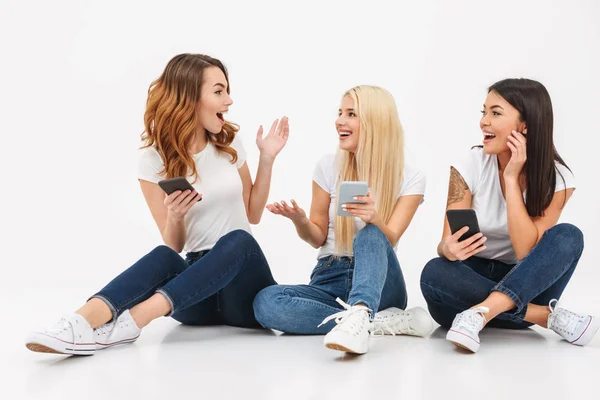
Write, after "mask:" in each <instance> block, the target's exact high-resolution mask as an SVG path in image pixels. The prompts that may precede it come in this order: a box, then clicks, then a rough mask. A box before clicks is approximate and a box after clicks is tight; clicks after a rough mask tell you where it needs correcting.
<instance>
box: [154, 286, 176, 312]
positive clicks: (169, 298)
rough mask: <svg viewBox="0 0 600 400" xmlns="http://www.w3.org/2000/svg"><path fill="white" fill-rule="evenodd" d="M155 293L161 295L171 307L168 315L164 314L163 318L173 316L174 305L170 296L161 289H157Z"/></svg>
mask: <svg viewBox="0 0 600 400" xmlns="http://www.w3.org/2000/svg"><path fill="white" fill-rule="evenodd" d="M155 293H160V294H162V295H163V296H164V297H165V299H167V301H168V302H169V304H170V305H171V311H170V312H169V313H168V314H165V317H170V316H171V315H173V313H174V312H175V303H174V302H173V298H172V297H171V295H170V294H169V293H167V291H166V290H165V289H163V288H160V289H157V290H156V292H155Z"/></svg>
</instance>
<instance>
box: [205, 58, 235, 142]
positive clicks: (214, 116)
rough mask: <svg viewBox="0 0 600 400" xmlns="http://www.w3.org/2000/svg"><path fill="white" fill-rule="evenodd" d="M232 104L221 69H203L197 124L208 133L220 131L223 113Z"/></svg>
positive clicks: (222, 123)
mask: <svg viewBox="0 0 600 400" xmlns="http://www.w3.org/2000/svg"><path fill="white" fill-rule="evenodd" d="M232 104H233V100H232V99H231V96H229V94H228V93H227V79H225V74H224V73H223V71H221V69H220V68H217V67H210V68H207V69H205V70H204V76H203V83H202V88H201V89H200V101H199V102H198V108H197V110H198V121H199V124H200V125H201V126H202V127H203V128H204V129H206V130H207V131H209V132H210V133H215V134H216V133H220V132H221V130H222V129H223V125H224V124H225V119H224V116H223V114H225V113H226V112H227V111H229V106H230V105H232Z"/></svg>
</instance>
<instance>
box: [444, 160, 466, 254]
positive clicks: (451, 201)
mask: <svg viewBox="0 0 600 400" xmlns="http://www.w3.org/2000/svg"><path fill="white" fill-rule="evenodd" d="M471 201H472V194H471V190H470V189H469V186H468V185H467V183H466V182H465V180H464V178H463V177H462V175H461V174H460V173H459V172H458V171H457V170H456V168H454V167H450V182H449V183H448V200H447V203H446V210H456V209H468V208H471V206H472V204H471ZM451 236H452V232H451V230H450V224H449V223H448V218H447V217H446V215H445V213H444V230H443V233H442V240H441V241H440V243H439V244H438V247H437V253H438V255H439V256H440V257H445V258H447V259H448V260H450V261H456V260H457V259H458V257H456V256H455V255H454V254H452V253H450V252H449V251H448V248H447V246H446V243H447V239H448V238H449V237H451ZM459 237H460V236H459Z"/></svg>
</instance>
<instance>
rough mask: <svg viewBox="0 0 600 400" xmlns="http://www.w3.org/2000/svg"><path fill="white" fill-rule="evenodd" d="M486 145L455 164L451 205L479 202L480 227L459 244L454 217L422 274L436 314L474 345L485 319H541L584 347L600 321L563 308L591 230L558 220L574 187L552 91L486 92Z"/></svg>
mask: <svg viewBox="0 0 600 400" xmlns="http://www.w3.org/2000/svg"><path fill="white" fill-rule="evenodd" d="M482 113H483V116H482V118H481V122H480V126H481V130H482V134H483V146H479V147H474V148H472V149H471V151H470V152H469V154H468V155H467V156H466V157H465V158H464V159H462V160H460V161H459V162H457V163H455V164H453V166H452V167H451V169H450V171H451V172H450V185H449V189H448V205H447V209H448V210H454V209H471V208H472V209H473V210H475V212H476V214H477V217H478V219H479V227H480V230H481V233H479V234H476V235H473V236H471V237H470V238H469V239H465V240H462V241H459V238H461V236H462V235H463V234H465V233H466V232H467V231H468V227H463V228H462V229H460V230H458V231H457V232H455V233H454V234H451V232H450V227H449V224H448V220H447V219H446V222H445V224H444V234H443V239H442V241H441V242H440V244H439V246H438V254H439V256H440V257H439V258H435V259H433V260H431V261H430V262H429V263H428V264H427V265H426V266H425V269H424V270H423V273H422V275H421V290H422V291H423V296H425V300H426V301H427V304H428V306H429V311H430V313H431V315H432V317H433V318H434V319H435V320H436V321H437V322H438V323H439V324H440V325H442V326H443V327H445V328H449V331H448V334H447V337H446V338H447V339H448V340H450V341H451V342H453V343H455V344H456V345H458V346H461V347H464V348H466V349H468V350H470V351H472V352H476V351H477V350H478V349H479V332H480V331H481V329H482V328H483V327H484V326H486V325H487V326H495V327H500V328H510V329H517V328H524V327H528V326H531V325H532V324H537V325H539V326H541V327H544V328H549V329H551V330H553V331H554V332H556V333H558V334H559V335H560V336H562V337H563V338H565V339H566V340H568V341H569V342H570V343H573V344H577V345H585V344H587V343H588V342H589V341H590V340H592V337H593V336H594V334H595V333H596V331H597V330H598V327H599V326H600V322H599V321H598V320H597V319H595V318H593V317H591V316H589V315H585V314H578V313H574V312H572V311H568V310H566V309H564V308H560V307H558V306H557V305H556V303H557V299H559V298H560V296H561V294H562V292H563V290H564V289H565V287H566V286H567V283H568V282H569V280H570V279H571V275H572V274H573V271H574V270H575V266H576V265H577V262H578V261H579V257H580V256H581V253H582V251H583V234H582V233H581V231H580V230H579V229H578V228H577V227H575V226H573V225H570V224H559V225H556V223H557V222H558V219H559V217H560V214H561V212H562V210H563V209H564V207H565V205H566V204H567V202H568V200H569V198H570V197H571V195H572V194H573V190H574V189H575V181H574V177H573V174H572V173H571V171H570V170H569V168H568V167H567V165H566V163H565V162H564V161H563V160H562V158H561V157H560V156H559V155H558V153H557V152H556V149H555V147H554V143H553V113H552V103H551V101H550V95H549V94H548V92H547V90H546V88H545V87H544V86H543V85H542V84H541V83H539V82H536V81H533V80H529V79H506V80H502V81H500V82H497V83H495V84H494V85H492V86H491V87H490V88H489V89H488V95H487V99H486V100H485V104H484V106H483V111H482Z"/></svg>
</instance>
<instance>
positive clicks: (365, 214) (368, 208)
mask: <svg viewBox="0 0 600 400" xmlns="http://www.w3.org/2000/svg"><path fill="white" fill-rule="evenodd" d="M354 200H358V201H362V202H364V204H360V203H344V204H342V210H344V211H346V212H347V213H348V214H350V215H352V216H354V217H358V218H360V219H361V220H362V221H363V222H364V223H365V224H377V222H378V220H379V214H377V211H376V210H375V199H373V198H372V197H371V192H369V193H367V195H366V196H356V197H354Z"/></svg>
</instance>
